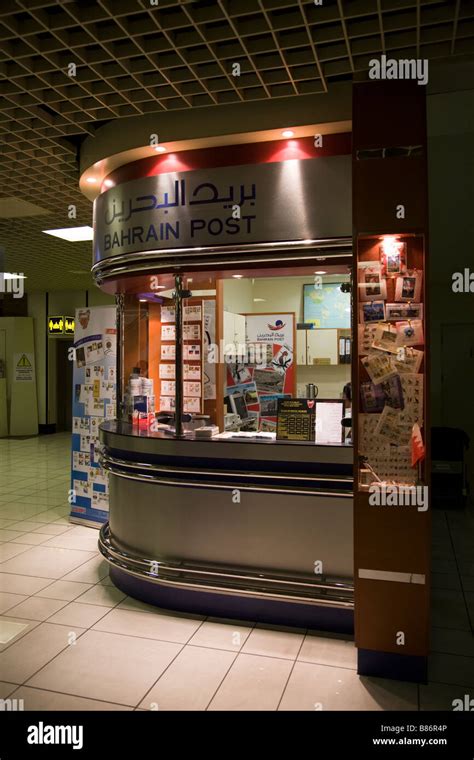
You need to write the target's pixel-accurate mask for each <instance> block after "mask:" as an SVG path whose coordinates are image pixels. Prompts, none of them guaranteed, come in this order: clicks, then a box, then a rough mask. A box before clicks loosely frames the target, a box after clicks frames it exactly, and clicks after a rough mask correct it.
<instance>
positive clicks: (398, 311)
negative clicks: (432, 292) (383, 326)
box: [385, 303, 423, 322]
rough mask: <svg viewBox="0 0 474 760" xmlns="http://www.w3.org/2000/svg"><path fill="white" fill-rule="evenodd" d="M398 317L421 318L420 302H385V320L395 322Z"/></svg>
mask: <svg viewBox="0 0 474 760" xmlns="http://www.w3.org/2000/svg"><path fill="white" fill-rule="evenodd" d="M398 319H423V304H422V303H387V304H385V320H386V321H387V322H396V321H397V320H398Z"/></svg>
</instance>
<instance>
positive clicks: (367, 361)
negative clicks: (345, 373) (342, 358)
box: [361, 352, 397, 383]
mask: <svg viewBox="0 0 474 760" xmlns="http://www.w3.org/2000/svg"><path fill="white" fill-rule="evenodd" d="M361 361H362V366H363V367H365V369H366V370H367V373H368V375H369V377H370V379H371V380H372V382H373V383H382V382H383V381H384V380H388V378H390V377H393V375H396V374H397V372H396V369H395V367H394V366H393V364H392V362H391V360H390V355H388V354H380V353H378V352H377V353H372V354H368V355H367V356H364V357H363V359H362V360H361Z"/></svg>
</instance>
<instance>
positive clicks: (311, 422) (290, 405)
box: [276, 398, 316, 441]
mask: <svg viewBox="0 0 474 760" xmlns="http://www.w3.org/2000/svg"><path fill="white" fill-rule="evenodd" d="M315 419H316V401H315V400H314V399H295V398H290V399H280V400H279V401H278V419H277V434H276V437H277V440H278V441H314V440H315Z"/></svg>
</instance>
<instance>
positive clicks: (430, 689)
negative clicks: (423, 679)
mask: <svg viewBox="0 0 474 760" xmlns="http://www.w3.org/2000/svg"><path fill="white" fill-rule="evenodd" d="M419 688H420V710H446V711H449V712H451V711H453V710H454V707H460V705H459V704H455V705H453V702H454V700H455V699H460V700H461V701H462V703H463V706H464V703H465V695H466V693H467V694H468V701H469V699H471V698H472V697H474V694H472V693H470V692H472V689H471V690H469V689H467V688H466V687H465V686H453V685H452V684H440V683H427V684H420V687H419ZM472 707H474V703H473V705H472ZM471 709H472V708H471Z"/></svg>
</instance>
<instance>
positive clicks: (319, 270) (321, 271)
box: [314, 269, 327, 274]
mask: <svg viewBox="0 0 474 760" xmlns="http://www.w3.org/2000/svg"><path fill="white" fill-rule="evenodd" d="M314 274H327V272H324V271H323V270H322V269H318V271H317V272H315V273H314Z"/></svg>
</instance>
